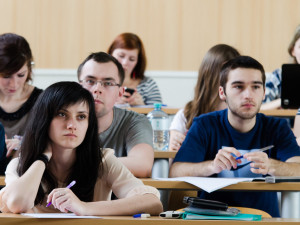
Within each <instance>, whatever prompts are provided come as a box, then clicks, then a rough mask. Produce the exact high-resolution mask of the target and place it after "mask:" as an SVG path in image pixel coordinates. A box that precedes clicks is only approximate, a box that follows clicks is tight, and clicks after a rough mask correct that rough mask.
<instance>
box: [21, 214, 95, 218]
mask: <svg viewBox="0 0 300 225" xmlns="http://www.w3.org/2000/svg"><path fill="white" fill-rule="evenodd" d="M22 215H24V216H30V217H35V218H68V219H70V218H76V219H82V218H84V219H88V218H98V219H101V217H98V216H76V214H75V213H22Z"/></svg>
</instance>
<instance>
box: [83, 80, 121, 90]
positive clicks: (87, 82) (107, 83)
mask: <svg viewBox="0 0 300 225" xmlns="http://www.w3.org/2000/svg"><path fill="white" fill-rule="evenodd" d="M80 82H83V83H84V84H85V85H86V86H88V87H94V86H96V85H97V83H100V84H101V86H102V87H105V88H109V87H114V86H118V87H120V86H121V85H120V84H117V83H116V82H114V81H106V80H104V81H103V80H95V79H83V80H80Z"/></svg>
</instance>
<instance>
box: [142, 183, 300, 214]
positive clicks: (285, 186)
mask: <svg viewBox="0 0 300 225" xmlns="http://www.w3.org/2000/svg"><path fill="white" fill-rule="evenodd" d="M141 180H142V181H143V183H144V184H145V185H149V186H153V187H156V188H157V189H160V190H164V191H168V190H200V189H199V188H198V187H196V186H194V185H192V184H189V183H186V182H183V181H160V180H153V179H150V178H144V179H141ZM220 190H222V191H276V192H281V216H282V217H283V218H300V197H299V192H300V182H282V183H275V184H270V183H265V182H240V183H237V184H232V185H229V186H227V187H224V188H222V189H220Z"/></svg>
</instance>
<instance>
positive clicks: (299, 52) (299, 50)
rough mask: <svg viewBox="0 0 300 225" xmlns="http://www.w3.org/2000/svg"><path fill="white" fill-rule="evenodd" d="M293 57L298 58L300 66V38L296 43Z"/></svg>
mask: <svg viewBox="0 0 300 225" xmlns="http://www.w3.org/2000/svg"><path fill="white" fill-rule="evenodd" d="M292 55H293V56H294V57H295V58H296V61H297V63H298V64H300V38H299V39H298V40H297V41H296V43H295V45H294V49H293V52H292Z"/></svg>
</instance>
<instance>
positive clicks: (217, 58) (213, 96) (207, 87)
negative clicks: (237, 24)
mask: <svg viewBox="0 0 300 225" xmlns="http://www.w3.org/2000/svg"><path fill="white" fill-rule="evenodd" d="M239 55H240V54H239V52H238V51H237V50H236V49H235V48H233V47H231V46H229V45H226V44H218V45H215V46H213V47H212V48H211V49H209V50H208V52H207V53H206V54H205V56H204V58H203V61H202V63H201V65H200V68H199V72H198V80H197V84H196V87H195V94H194V99H193V100H192V101H190V102H188V103H187V104H186V105H185V107H184V109H181V110H179V111H178V113H177V114H176V115H175V117H174V119H173V121H172V123H171V126H170V144H169V149H170V150H173V151H178V150H179V148H180V146H181V143H182V142H183V141H184V139H185V136H186V133H187V131H188V129H189V128H190V127H191V125H192V122H193V119H194V118H195V117H197V116H200V115H201V114H204V113H208V112H212V111H216V110H221V109H224V108H226V107H227V106H226V103H225V102H224V101H222V100H221V99H220V98H219V92H218V90H219V86H220V71H221V67H222V65H223V64H224V63H225V62H226V61H228V60H230V59H233V58H235V57H237V56H239Z"/></svg>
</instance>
